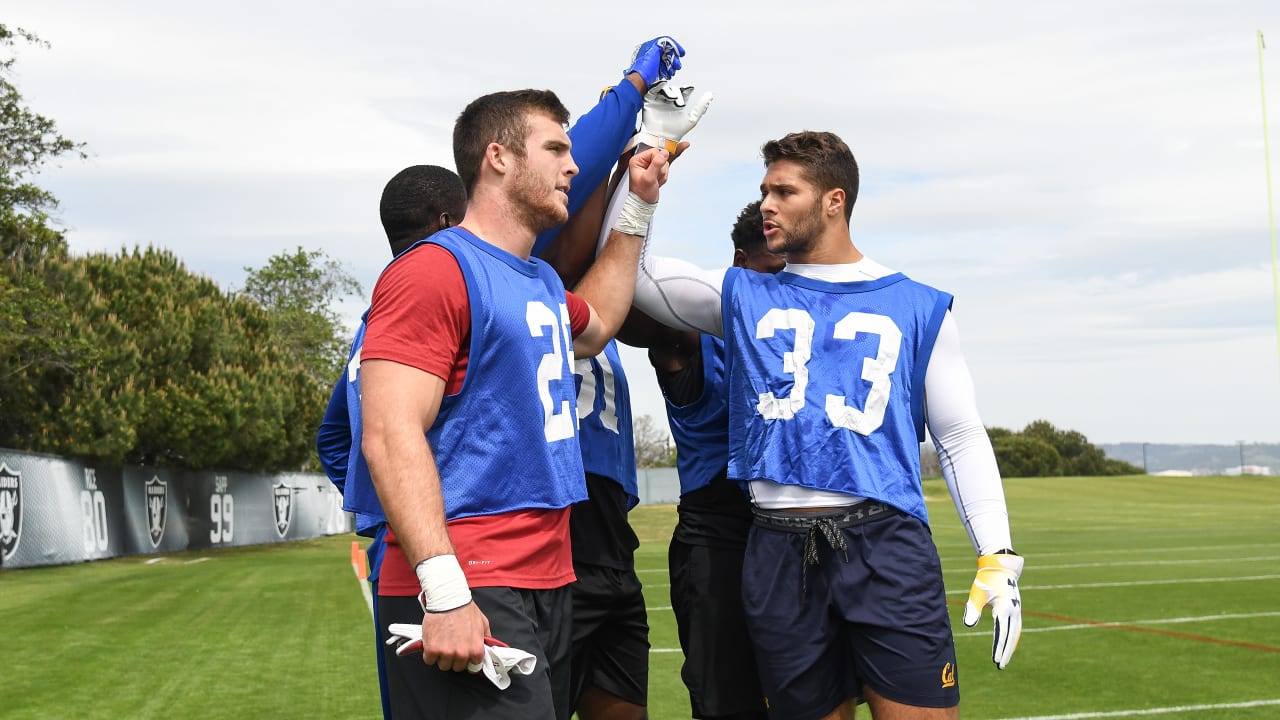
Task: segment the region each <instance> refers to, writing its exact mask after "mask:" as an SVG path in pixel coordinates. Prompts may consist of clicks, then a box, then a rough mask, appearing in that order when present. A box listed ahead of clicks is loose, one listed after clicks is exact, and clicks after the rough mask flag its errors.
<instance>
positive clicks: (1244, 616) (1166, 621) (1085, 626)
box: [955, 611, 1280, 637]
mask: <svg viewBox="0 0 1280 720" xmlns="http://www.w3.org/2000/svg"><path fill="white" fill-rule="evenodd" d="M1277 616H1280V611H1275V612H1257V613H1230V614H1222V615H1199V616H1196V617H1179V618H1158V619H1155V620H1117V621H1112V622H1097V623H1079V624H1072V625H1051V626H1049V627H1036V628H1028V627H1024V628H1022V634H1023V635H1026V634H1027V633H1036V632H1058V631H1059V630H1090V629H1093V628H1106V627H1124V626H1126V625H1177V624H1179V623H1196V622H1213V621H1215V620H1248V619H1250V618H1261V617H1277ZM955 636H956V637H975V636H981V637H990V636H991V631H990V630H975V631H973V632H961V633H955Z"/></svg>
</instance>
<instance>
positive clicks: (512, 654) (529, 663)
mask: <svg viewBox="0 0 1280 720" xmlns="http://www.w3.org/2000/svg"><path fill="white" fill-rule="evenodd" d="M387 632H389V633H391V637H389V638H387V645H394V646H395V647H396V655H397V656H399V657H404V656H405V655H411V654H413V653H420V652H422V626H421V625H414V624H412V623H391V624H390V625H388V626H387ZM537 666H538V658H537V657H535V656H534V655H533V654H531V653H527V652H525V651H524V650H519V649H516V648H513V647H511V646H509V645H507V644H506V643H504V642H502V641H501V640H497V639H495V638H491V637H489V636H488V635H486V636H485V638H484V660H483V661H481V662H479V663H470V664H468V665H467V671H468V672H473V673H483V674H484V676H485V677H487V678H489V682H491V683H493V684H494V686H495V687H497V688H498V689H499V690H506V689H507V688H508V687H510V686H511V676H512V675H530V674H532V673H533V671H534V668H536V667H537Z"/></svg>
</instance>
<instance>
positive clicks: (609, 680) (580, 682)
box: [569, 565, 649, 708]
mask: <svg viewBox="0 0 1280 720" xmlns="http://www.w3.org/2000/svg"><path fill="white" fill-rule="evenodd" d="M574 572H575V573H576V574H577V576H578V581H577V582H575V583H574V584H572V585H570V586H569V587H571V588H572V589H573V643H572V644H573V662H572V667H573V670H572V676H573V679H572V682H571V689H570V694H571V697H572V698H573V706H574V707H575V708H576V707H577V704H578V698H580V697H582V691H583V690H584V689H586V688H589V687H595V688H599V689H600V690H603V691H605V692H607V693H609V694H611V695H615V696H617V697H619V698H622V699H623V700H625V701H627V702H629V703H631V704H633V705H640V706H645V705H647V704H648V701H649V696H648V690H649V621H648V615H647V614H646V612H645V608H644V594H643V592H642V591H641V586H640V579H639V578H638V577H636V573H635V570H634V569H633V570H619V569H617V568H611V567H604V566H601V565H576V566H575V567H574Z"/></svg>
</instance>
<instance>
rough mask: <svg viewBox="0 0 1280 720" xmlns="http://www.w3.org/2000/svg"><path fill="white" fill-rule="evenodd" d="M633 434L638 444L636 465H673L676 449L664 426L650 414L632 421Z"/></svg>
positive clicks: (645, 466)
mask: <svg viewBox="0 0 1280 720" xmlns="http://www.w3.org/2000/svg"><path fill="white" fill-rule="evenodd" d="M631 436H632V438H633V439H634V440H635V445H636V467H641V468H651V467H673V466H674V465H675V464H676V455H675V450H674V449H673V448H672V447H671V445H670V443H669V442H668V438H667V433H666V431H665V429H664V428H662V427H661V426H659V425H658V423H657V422H656V421H655V420H654V419H653V418H652V417H650V416H648V415H641V416H640V417H638V418H635V419H634V420H633V421H632V423H631Z"/></svg>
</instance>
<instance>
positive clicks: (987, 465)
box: [924, 310, 1013, 555]
mask: <svg viewBox="0 0 1280 720" xmlns="http://www.w3.org/2000/svg"><path fill="white" fill-rule="evenodd" d="M924 387H925V417H926V419H927V421H928V425H929V434H930V435H931V436H932V437H933V444H934V447H935V448H937V450H938V462H939V464H940V465H941V466H942V476H943V477H944V478H946V481H947V490H949V491H950V492H951V499H952V501H954V502H955V506H956V512H958V513H959V514H960V520H961V521H962V522H963V523H964V528H965V531H966V532H968V533H969V540H970V542H972V543H973V548H974V550H976V551H977V553H978V554H979V555H988V554H990V553H993V552H995V551H996V550H1001V549H1004V548H1012V547H1013V541H1012V540H1011V539H1010V533H1009V510H1008V507H1007V506H1006V505H1005V499H1004V486H1003V485H1002V484H1001V482H1000V469H999V467H998V466H997V465H996V455H995V451H994V450H992V449H991V440H990V438H989V437H988V436H987V430H986V428H985V427H983V425H982V418H981V417H980V416H979V415H978V405H977V400H976V398H975V395H974V389H973V378H972V377H971V376H970V375H969V366H968V365H967V364H966V363H965V361H964V355H963V354H962V353H961V351H960V331H959V329H958V328H957V327H956V321H955V318H953V317H952V316H951V311H949V310H948V311H947V315H946V317H945V318H943V321H942V327H941V329H940V330H939V331H938V339H937V342H935V343H934V347H933V355H932V356H931V357H930V358H929V368H928V370H926V371H925V378H924Z"/></svg>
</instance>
